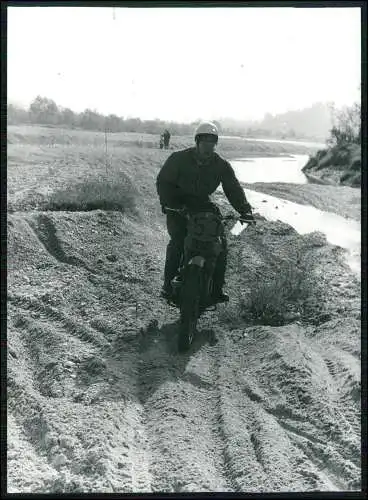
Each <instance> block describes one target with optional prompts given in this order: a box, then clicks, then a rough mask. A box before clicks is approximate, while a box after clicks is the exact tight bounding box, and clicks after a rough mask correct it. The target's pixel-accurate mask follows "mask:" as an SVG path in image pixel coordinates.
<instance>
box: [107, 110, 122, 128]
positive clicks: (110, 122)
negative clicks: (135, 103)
mask: <svg viewBox="0 0 368 500" xmlns="http://www.w3.org/2000/svg"><path fill="white" fill-rule="evenodd" d="M105 128H106V130H107V131H108V132H122V131H123V130H124V120H122V119H121V118H119V117H118V116H117V115H114V114H110V115H108V116H107V117H106V119H105Z"/></svg>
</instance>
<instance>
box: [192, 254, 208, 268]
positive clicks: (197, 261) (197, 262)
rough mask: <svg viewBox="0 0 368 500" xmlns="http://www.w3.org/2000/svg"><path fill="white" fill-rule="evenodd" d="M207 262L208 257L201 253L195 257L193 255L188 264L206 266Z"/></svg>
mask: <svg viewBox="0 0 368 500" xmlns="http://www.w3.org/2000/svg"><path fill="white" fill-rule="evenodd" d="M205 263H206V259H205V258H204V257H202V256H201V255H196V256H195V257H192V258H191V259H190V260H189V262H188V266H190V265H191V264H193V265H194V266H198V267H204V265H205Z"/></svg>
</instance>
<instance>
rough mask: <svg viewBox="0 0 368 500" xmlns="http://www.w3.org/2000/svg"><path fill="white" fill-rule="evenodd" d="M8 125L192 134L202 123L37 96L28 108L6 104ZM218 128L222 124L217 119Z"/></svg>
mask: <svg viewBox="0 0 368 500" xmlns="http://www.w3.org/2000/svg"><path fill="white" fill-rule="evenodd" d="M7 114H8V116H7V118H8V124H9V125H17V124H27V123H29V124H37V125H51V126H59V127H66V128H71V129H84V130H94V131H100V132H103V131H105V130H106V131H108V132H139V133H150V134H161V133H162V131H163V130H164V129H166V128H168V129H169V130H170V133H171V134H173V135H187V134H192V133H193V129H194V128H195V126H196V125H197V123H199V120H198V121H197V122H193V123H190V124H181V123H176V122H168V121H164V120H158V119H156V120H141V119H140V118H124V117H121V116H117V115H115V114H110V115H107V116H106V115H103V114H101V113H98V112H97V111H96V110H92V109H85V110H84V111H82V112H81V113H76V112H74V111H72V110H71V109H70V108H63V107H61V106H58V105H57V104H56V103H55V101H53V100H52V99H49V98H47V97H41V96H37V97H36V98H35V99H34V101H33V102H32V103H31V104H30V106H29V108H28V109H23V108H21V107H19V106H16V105H14V104H8V106H7ZM217 125H218V126H219V128H220V129H221V126H220V124H219V123H217Z"/></svg>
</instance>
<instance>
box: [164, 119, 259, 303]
mask: <svg viewBox="0 0 368 500" xmlns="http://www.w3.org/2000/svg"><path fill="white" fill-rule="evenodd" d="M194 139H195V146H194V147H190V148H187V149H184V150H181V151H176V152H175V153H172V154H171V155H170V156H169V157H168V158H167V160H166V162H165V163H164V165H163V166H162V168H161V170H160V172H159V174H158V176H157V179H156V188H157V193H158V196H159V199H160V204H161V207H162V212H163V213H166V211H165V208H166V207H167V208H176V209H177V208H184V207H186V208H187V209H189V210H194V211H195V210H199V209H203V208H210V209H212V210H214V211H216V212H217V213H220V211H219V209H218V207H217V206H216V205H215V204H214V203H213V202H211V201H210V198H209V196H210V195H211V194H212V193H213V192H214V191H215V190H216V189H217V188H218V186H219V185H220V184H221V185H222V188H223V190H224V193H225V195H226V197H227V199H228V200H229V202H230V204H231V205H232V207H233V208H234V209H235V210H236V211H237V212H238V213H239V214H240V216H241V217H242V218H244V219H246V220H254V218H253V215H252V208H251V206H250V204H249V203H248V201H247V199H246V196H245V194H244V190H243V188H242V187H241V185H240V183H239V181H238V179H237V178H236V176H235V173H234V170H233V168H232V166H231V165H230V163H229V162H228V161H227V160H225V159H224V158H222V157H221V156H220V155H219V154H218V153H216V152H215V147H216V145H217V143H218V129H217V127H216V125H215V124H214V123H212V122H207V121H206V122H202V123H200V124H199V126H198V127H197V129H196V131H195V136H194ZM166 224H167V231H168V233H169V236H170V241H169V243H168V245H167V251H166V262H165V271H164V285H163V288H162V291H161V297H163V298H166V299H170V298H171V297H172V287H171V280H172V279H173V278H174V276H176V274H177V272H178V268H179V265H180V261H181V256H182V253H183V250H184V238H185V236H186V224H187V221H186V219H185V218H184V217H182V216H181V215H180V214H176V213H166ZM226 263H227V244H226V239H225V238H223V252H222V253H221V254H220V255H219V257H218V259H217V262H216V269H215V272H214V276H213V300H214V301H215V302H227V301H228V300H229V296H228V295H227V294H226V293H225V292H224V291H223V286H224V283H225V271H226Z"/></svg>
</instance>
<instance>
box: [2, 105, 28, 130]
mask: <svg viewBox="0 0 368 500" xmlns="http://www.w3.org/2000/svg"><path fill="white" fill-rule="evenodd" d="M7 122H8V124H9V125H17V124H20V123H28V122H29V115H28V111H27V110H26V109H24V108H21V107H19V106H16V105H15V104H8V105H7Z"/></svg>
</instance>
